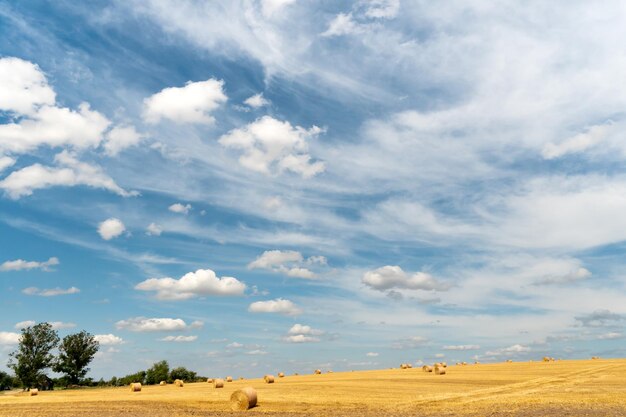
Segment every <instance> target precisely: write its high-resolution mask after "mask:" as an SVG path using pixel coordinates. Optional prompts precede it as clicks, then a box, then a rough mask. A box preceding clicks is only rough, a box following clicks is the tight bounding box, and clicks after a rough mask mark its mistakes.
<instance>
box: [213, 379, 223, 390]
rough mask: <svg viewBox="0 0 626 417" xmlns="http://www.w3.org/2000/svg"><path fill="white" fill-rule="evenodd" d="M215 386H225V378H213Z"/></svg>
mask: <svg viewBox="0 0 626 417" xmlns="http://www.w3.org/2000/svg"><path fill="white" fill-rule="evenodd" d="M213 388H224V380H223V379H219V378H215V379H214V380H213Z"/></svg>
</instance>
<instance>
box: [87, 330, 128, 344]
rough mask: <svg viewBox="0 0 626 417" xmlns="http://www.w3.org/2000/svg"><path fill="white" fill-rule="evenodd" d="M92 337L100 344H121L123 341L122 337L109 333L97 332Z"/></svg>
mask: <svg viewBox="0 0 626 417" xmlns="http://www.w3.org/2000/svg"><path fill="white" fill-rule="evenodd" d="M94 338H95V339H96V341H97V342H98V343H100V345H101V346H112V345H121V344H123V343H124V339H122V338H121V337H119V336H115V335H114V334H111V333H109V334H97V335H95V336H94Z"/></svg>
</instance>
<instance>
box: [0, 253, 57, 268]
mask: <svg viewBox="0 0 626 417" xmlns="http://www.w3.org/2000/svg"><path fill="white" fill-rule="evenodd" d="M58 264H59V258H56V257H54V256H53V257H51V258H50V259H48V260H47V261H44V262H37V261H25V260H23V259H16V260H14V261H6V262H4V263H2V265H0V271H24V270H26V271H28V270H31V269H41V270H42V271H50V267H51V266H55V265H58Z"/></svg>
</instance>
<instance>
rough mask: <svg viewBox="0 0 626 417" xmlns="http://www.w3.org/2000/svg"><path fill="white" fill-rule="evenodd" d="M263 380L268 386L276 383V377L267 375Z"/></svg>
mask: <svg viewBox="0 0 626 417" xmlns="http://www.w3.org/2000/svg"><path fill="white" fill-rule="evenodd" d="M263 380H265V383H266V384H273V383H274V375H265V376H264V377H263Z"/></svg>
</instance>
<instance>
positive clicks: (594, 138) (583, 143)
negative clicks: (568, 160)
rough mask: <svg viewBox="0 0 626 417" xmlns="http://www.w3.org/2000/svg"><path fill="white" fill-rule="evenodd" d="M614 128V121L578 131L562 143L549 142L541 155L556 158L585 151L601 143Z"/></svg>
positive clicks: (546, 157)
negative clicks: (584, 130) (581, 131)
mask: <svg viewBox="0 0 626 417" xmlns="http://www.w3.org/2000/svg"><path fill="white" fill-rule="evenodd" d="M614 129H615V126H614V125H613V123H612V122H609V123H606V124H601V125H595V126H591V127H590V128H589V129H588V130H587V131H586V132H583V133H578V134H577V135H574V136H572V137H570V138H567V139H565V140H564V141H563V142H561V143H558V144H554V143H552V142H550V143H547V144H546V145H545V146H544V148H543V150H542V151H541V155H542V156H543V157H544V158H545V159H555V158H560V157H562V156H564V155H567V154H569V153H577V152H582V151H585V150H586V149H588V148H591V147H592V146H595V145H597V144H599V143H600V142H601V141H602V140H603V139H604V138H605V137H606V136H607V134H609V133H610V132H611V131H612V130H614Z"/></svg>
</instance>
